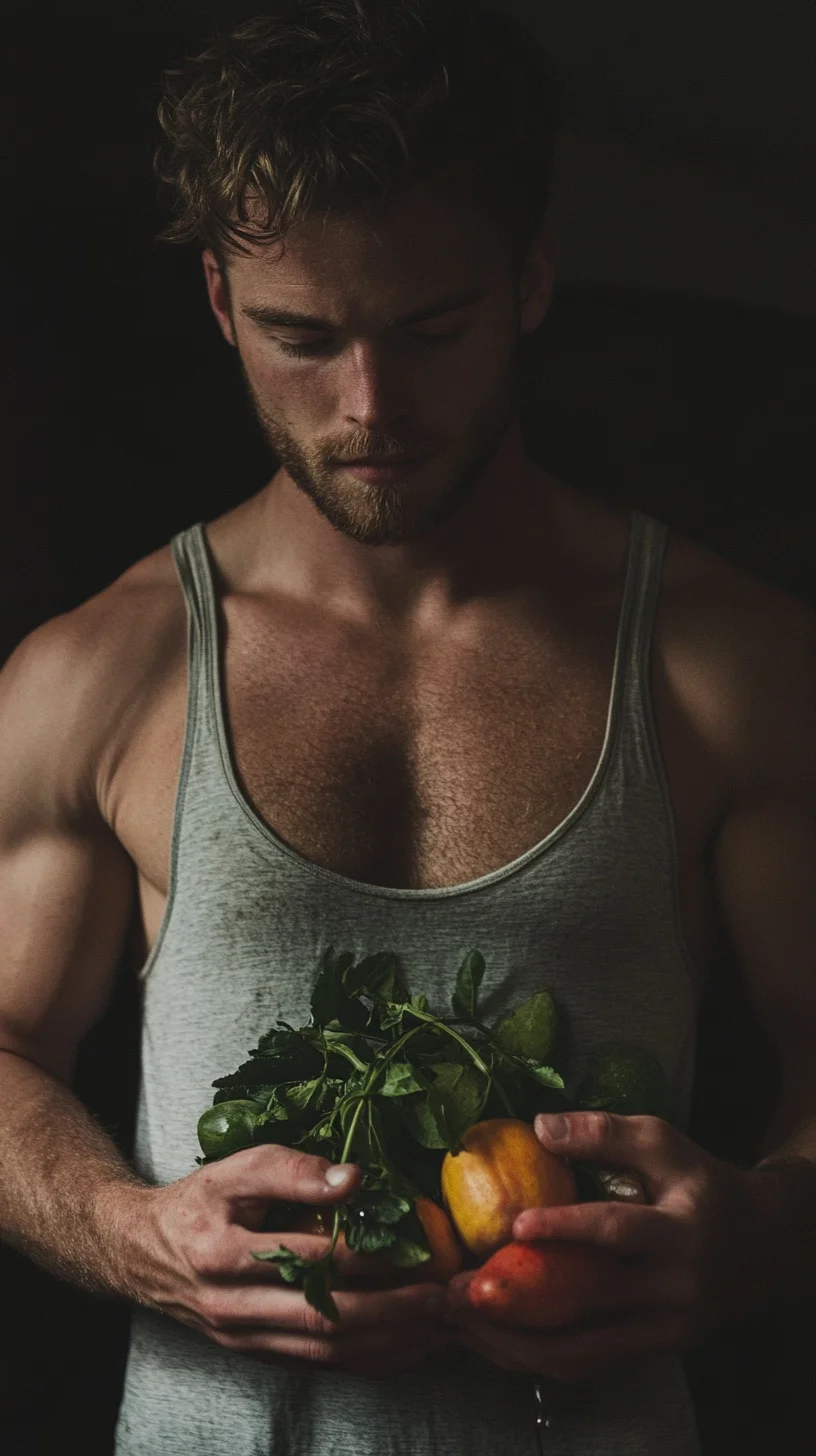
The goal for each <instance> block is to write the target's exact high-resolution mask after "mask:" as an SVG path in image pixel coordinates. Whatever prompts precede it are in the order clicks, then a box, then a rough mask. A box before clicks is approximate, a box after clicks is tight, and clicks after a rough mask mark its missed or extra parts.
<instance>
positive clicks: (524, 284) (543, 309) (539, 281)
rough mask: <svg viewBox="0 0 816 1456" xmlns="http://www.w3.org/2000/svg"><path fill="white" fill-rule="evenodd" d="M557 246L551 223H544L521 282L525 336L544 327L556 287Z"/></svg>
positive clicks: (520, 291)
mask: <svg viewBox="0 0 816 1456" xmlns="http://www.w3.org/2000/svg"><path fill="white" fill-rule="evenodd" d="M556 254H557V245H556V238H555V233H554V231H553V229H552V227H551V226H550V224H549V223H543V224H542V226H541V227H540V228H539V230H538V232H537V233H536V236H535V237H534V238H533V241H532V243H531V244H530V246H529V248H528V250H527V256H526V258H525V260H524V263H523V265H522V270H521V277H520V279H519V309H520V314H519V322H520V325H521V332H522V333H523V334H532V333H533V332H534V331H535V330H536V329H537V328H538V326H539V324H541V323H543V321H544V319H545V318H546V316H547V311H548V309H549V307H550V302H551V300H552V294H553V287H554V284H555V263H556Z"/></svg>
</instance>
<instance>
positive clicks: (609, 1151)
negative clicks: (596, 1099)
mask: <svg viewBox="0 0 816 1456" xmlns="http://www.w3.org/2000/svg"><path fill="white" fill-rule="evenodd" d="M535 1131H536V1136H537V1138H538V1140H539V1142H540V1143H541V1144H542V1145H543V1146H544V1147H545V1148H547V1149H548V1151H550V1152H553V1153H556V1154H557V1155H558V1156H559V1157H562V1158H568V1159H570V1160H571V1161H575V1162H587V1163H597V1164H600V1165H601V1166H603V1167H605V1168H627V1169H630V1170H631V1171H632V1172H633V1173H637V1174H639V1175H640V1178H641V1181H642V1182H643V1184H644V1186H645V1188H646V1190H647V1192H648V1195H649V1198H650V1200H651V1201H653V1202H656V1201H657V1200H658V1199H659V1198H660V1197H661V1195H662V1194H664V1193H667V1192H669V1191H670V1190H671V1189H672V1188H673V1187H675V1186H676V1184H677V1182H678V1180H679V1179H682V1178H684V1177H685V1176H686V1175H687V1174H689V1173H691V1172H692V1171H693V1170H694V1169H695V1168H699V1166H700V1162H701V1160H702V1159H704V1158H705V1154H704V1153H703V1151H702V1149H701V1148H699V1147H697V1145H696V1144H695V1143H693V1142H692V1141H691V1139H690V1138H687V1137H685V1135H684V1134H683V1133H681V1132H678V1130H677V1128H674V1127H672V1126H671V1124H670V1123H668V1122H664V1121H663V1119H662V1118H660V1117H650V1116H647V1115H646V1114H643V1115H634V1114H633V1115H627V1116H624V1115H623V1114H622V1113H616V1112H567V1113H557V1114H548V1113H539V1115H538V1116H537V1117H536V1119H535Z"/></svg>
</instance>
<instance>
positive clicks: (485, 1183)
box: [442, 1117, 578, 1259]
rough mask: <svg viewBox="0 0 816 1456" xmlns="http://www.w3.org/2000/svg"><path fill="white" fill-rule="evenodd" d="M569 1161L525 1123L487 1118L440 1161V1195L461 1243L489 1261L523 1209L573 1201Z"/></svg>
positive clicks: (507, 1238)
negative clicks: (456, 1148)
mask: <svg viewBox="0 0 816 1456" xmlns="http://www.w3.org/2000/svg"><path fill="white" fill-rule="evenodd" d="M577 1196H578V1189H577V1185H576V1182H575V1178H574V1176H573V1173H572V1170H571V1168H570V1167H569V1165H568V1164H567V1163H566V1162H565V1161H564V1160H563V1159H562V1158H558V1157H556V1156H555V1154H554V1153H551V1152H549V1151H548V1149H546V1148H544V1147H542V1145H541V1143H540V1142H539V1141H538V1138H537V1137H536V1135H535V1132H534V1130H533V1128H532V1126H531V1124H530V1123H528V1122H522V1121H521V1119H520V1118H516V1117H491V1118H487V1119H486V1120H485V1121H484V1122H476V1123H474V1124H473V1126H472V1127H469V1128H468V1129H467V1131H466V1132H465V1133H464V1134H463V1136H462V1148H461V1151H460V1152H458V1153H446V1154H445V1159H444V1162H443V1164H442V1197H443V1199H444V1203H445V1207H446V1209H447V1210H448V1213H449V1214H450V1216H451V1219H452V1221H453V1225H454V1228H455V1229H456V1232H457V1233H458V1235H459V1237H460V1239H461V1240H462V1243H463V1244H464V1245H465V1247H466V1248H468V1249H469V1250H470V1252H471V1253H472V1254H475V1255H476V1256H477V1257H478V1258H480V1259H487V1258H488V1257H489V1256H490V1255H491V1254H492V1253H494V1252H495V1251H496V1249H500V1248H501V1247H502V1245H503V1244H507V1243H509V1242H510V1240H511V1239H512V1237H513V1224H514V1222H515V1220H516V1218H517V1216H518V1214H520V1213H521V1211H522V1209H525V1208H547V1207H552V1206H553V1205H555V1204H560V1203H575V1201H576V1199H577Z"/></svg>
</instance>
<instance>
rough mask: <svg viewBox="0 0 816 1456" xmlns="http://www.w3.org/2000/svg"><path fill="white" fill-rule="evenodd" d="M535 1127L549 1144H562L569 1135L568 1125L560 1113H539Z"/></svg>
mask: <svg viewBox="0 0 816 1456" xmlns="http://www.w3.org/2000/svg"><path fill="white" fill-rule="evenodd" d="M535 1126H536V1132H538V1133H543V1134H544V1136H545V1137H546V1138H547V1139H548V1140H549V1141H550V1142H551V1143H560V1142H563V1141H564V1140H565V1138H566V1137H567V1136H568V1135H569V1123H568V1122H567V1119H566V1118H565V1117H562V1115H561V1113H560V1112H539V1114H538V1117H537V1118H536V1120H535Z"/></svg>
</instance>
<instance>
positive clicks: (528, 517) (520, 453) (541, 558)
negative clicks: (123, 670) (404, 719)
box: [226, 418, 559, 627]
mask: <svg viewBox="0 0 816 1456" xmlns="http://www.w3.org/2000/svg"><path fill="white" fill-rule="evenodd" d="M558 490H559V487H558V485H557V483H556V482H555V481H553V480H552V479H551V477H550V476H548V475H547V473H546V472H545V471H544V470H542V469H541V468H540V467H539V466H537V465H535V463H534V462H533V461H532V460H531V459H530V457H529V456H528V455H527V453H526V451H525V449H524V444H523V441H522V438H521V432H520V428H519V425H518V420H517V418H514V419H513V421H512V422H511V424H510V426H509V427H508V430H507V432H506V434H505V436H504V437H503V439H502V442H501V444H500V446H499V448H498V450H497V451H496V453H495V455H494V456H493V457H492V459H491V460H490V461H489V463H488V465H487V467H486V468H485V470H484V471H483V473H482V475H481V476H480V478H479V479H478V480H477V481H476V483H475V484H474V486H473V489H472V490H471V492H470V494H469V495H468V497H467V499H466V500H465V501H464V502H463V503H462V505H461V506H460V507H459V509H458V510H457V511H456V513H455V515H453V516H452V517H451V518H450V519H449V520H447V521H444V522H443V523H441V524H440V525H439V526H437V527H435V528H433V529H432V530H430V531H428V532H426V533H425V534H423V535H422V536H420V537H417V538H416V539H414V540H410V541H405V542H400V543H399V544H397V545H393V546H369V545H365V544H363V543H361V542H359V541H355V540H353V539H352V538H351V537H348V536H344V535H343V534H342V533H341V532H339V531H337V530H336V529H335V528H334V527H333V526H332V525H331V524H330V522H329V521H327V520H326V518H325V517H324V516H323V515H322V514H321V513H320V511H319V510H318V509H317V507H316V506H315V505H314V504H313V502H312V501H311V500H310V499H309V498H308V496H306V495H305V494H304V492H303V491H301V490H300V489H299V488H298V487H297V486H296V485H295V483H294V482H293V481H292V480H291V478H290V477H289V476H288V474H287V473H286V472H285V471H279V472H278V473H277V474H276V475H275V476H274V477H273V479H272V481H271V482H270V484H269V485H268V486H267V487H266V488H265V489H264V490H263V491H262V492H261V493H260V495H258V496H256V497H255V498H254V500H253V501H252V502H250V503H249V509H250V513H251V516H250V519H247V520H245V522H244V525H243V526H242V527H241V531H240V535H241V546H240V550H239V552H238V553H236V555H235V556H233V562H234V569H233V570H230V569H229V568H228V569H227V573H226V574H227V576H228V577H231V576H235V577H236V578H237V577H240V579H241V581H242V582H243V583H245V584H246V583H248V582H249V581H251V582H252V583H253V586H254V587H256V589H259V590H263V589H264V588H266V589H269V588H270V587H271V588H273V589H275V590H279V591H282V592H285V593H286V594H287V595H289V596H296V597H299V598H302V599H306V600H308V601H309V602H310V603H312V604H313V605H315V606H318V607H322V608H323V609H325V610H328V611H332V612H336V613H338V614H342V615H344V616H348V617H350V618H353V619H357V620H361V621H377V622H383V621H386V620H387V621H389V622H392V623H393V624H394V625H400V624H403V625H405V626H406V627H407V626H411V625H419V624H420V623H421V622H429V621H431V620H437V621H438V620H440V619H441V618H444V617H445V616H447V615H450V614H451V613H452V612H454V611H455V610H456V608H457V607H458V606H461V605H463V604H464V603H466V602H468V601H472V600H473V599H474V598H476V597H481V596H487V595H493V594H496V593H499V592H502V591H503V590H513V589H518V587H519V586H520V585H521V584H522V583H523V581H524V580H525V579H526V578H527V577H528V575H532V574H533V572H534V574H535V578H536V579H538V580H539V581H540V580H541V577H542V572H543V573H545V574H546V572H547V570H548V563H549V566H550V569H551V570H552V571H553V572H555V571H556V570H557V565H558V541H557V537H558V527H557V517H556V506H557V495H558ZM243 509H244V508H242V510H243ZM231 554H232V553H231ZM238 556H240V560H238ZM528 568H529V570H528Z"/></svg>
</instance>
